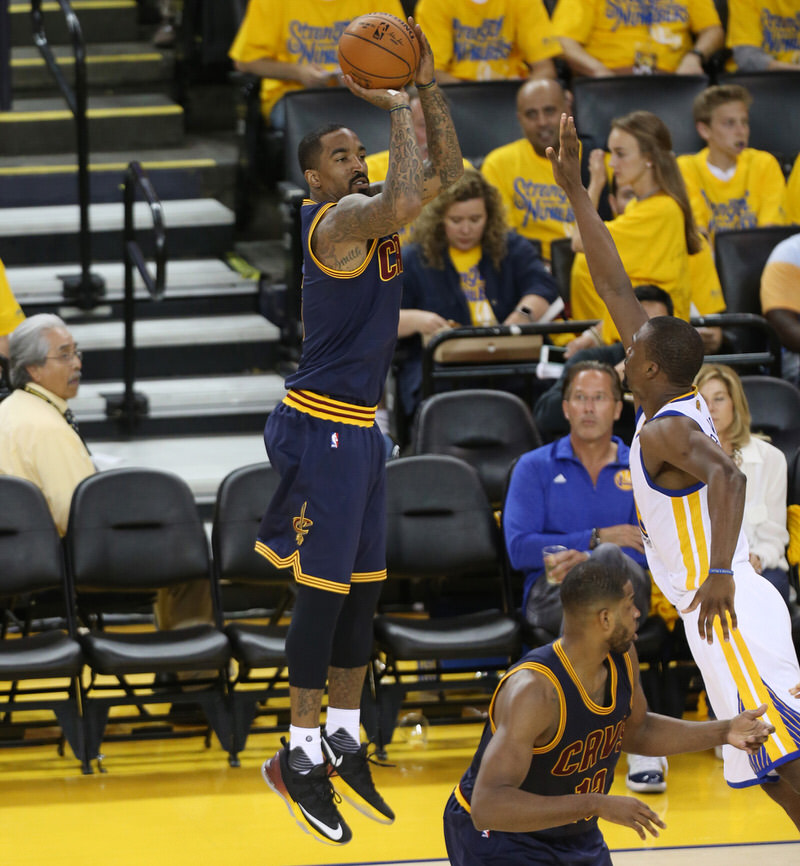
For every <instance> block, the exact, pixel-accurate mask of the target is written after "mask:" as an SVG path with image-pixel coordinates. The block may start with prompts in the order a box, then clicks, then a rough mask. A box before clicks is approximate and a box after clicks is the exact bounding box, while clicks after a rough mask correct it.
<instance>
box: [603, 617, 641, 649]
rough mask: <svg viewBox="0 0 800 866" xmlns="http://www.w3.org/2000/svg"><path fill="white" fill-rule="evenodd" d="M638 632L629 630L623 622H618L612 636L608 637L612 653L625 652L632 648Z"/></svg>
mask: <svg viewBox="0 0 800 866" xmlns="http://www.w3.org/2000/svg"><path fill="white" fill-rule="evenodd" d="M635 637H636V632H635V631H634V632H633V634H631V633H630V631H628V630H627V629H626V628H625V626H624V625H622V623H617V625H616V626H615V627H614V631H613V632H611V637H610V638H609V639H608V648H609V650H610V651H611V652H612V653H624V652H627V651H628V650H629V649H630V648H631V644H632V643H633V639H634V638H635Z"/></svg>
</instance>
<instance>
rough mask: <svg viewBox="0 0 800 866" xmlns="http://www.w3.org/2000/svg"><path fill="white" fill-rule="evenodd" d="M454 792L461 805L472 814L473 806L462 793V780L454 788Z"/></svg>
mask: <svg viewBox="0 0 800 866" xmlns="http://www.w3.org/2000/svg"><path fill="white" fill-rule="evenodd" d="M453 794H454V795H455V798H456V800H457V801H458V804H459V806H461V808H462V809H463V810H464V811H465V812H466V813H467V814H468V815H471V814H472V806H470V804H469V803H468V802H467V798H466V797H465V796H464V795H463V794H462V793H461V782H459V783H458V784H457V785H456V786H455V788H453Z"/></svg>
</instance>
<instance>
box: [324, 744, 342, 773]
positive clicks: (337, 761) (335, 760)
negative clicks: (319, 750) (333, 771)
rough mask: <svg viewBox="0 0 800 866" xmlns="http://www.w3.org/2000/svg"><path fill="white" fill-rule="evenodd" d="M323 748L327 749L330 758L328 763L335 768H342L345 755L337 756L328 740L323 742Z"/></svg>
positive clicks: (326, 753)
mask: <svg viewBox="0 0 800 866" xmlns="http://www.w3.org/2000/svg"><path fill="white" fill-rule="evenodd" d="M322 747H323V749H325V755H326V757H327V758H328V763H329V764H331V765H332V766H334V767H339V766H341V763H342V758H343V755H337V754H336V753H335V752H334V751H333V749H332V748H331V747H330V746H329V745H328V741H327V740H322Z"/></svg>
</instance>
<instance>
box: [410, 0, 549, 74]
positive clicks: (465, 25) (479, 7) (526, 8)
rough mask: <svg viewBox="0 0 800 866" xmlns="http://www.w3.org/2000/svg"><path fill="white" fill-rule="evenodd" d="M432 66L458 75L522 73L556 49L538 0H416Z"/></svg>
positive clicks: (542, 8)
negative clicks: (482, 0)
mask: <svg viewBox="0 0 800 866" xmlns="http://www.w3.org/2000/svg"><path fill="white" fill-rule="evenodd" d="M414 17H415V18H416V20H417V22H418V24H419V25H420V27H422V29H423V31H424V33H425V35H426V36H427V38H428V42H429V43H430V46H431V49H432V50H433V56H434V58H435V60H436V68H437V69H443V70H445V71H446V72H449V73H450V74H451V75H455V76H456V77H457V78H461V79H463V80H464V81H489V80H491V79H499V78H527V77H528V64H533V63H536V62H537V61H539V60H546V59H547V58H548V57H555V56H556V55H557V54H560V53H561V46H560V45H559V44H558V40H556V39H554V38H553V35H552V32H551V29H550V18H549V16H548V14H547V9H546V8H545V6H544V3H543V2H542V0H486V2H475V0H419V2H418V3H417V6H416V8H415V10H414Z"/></svg>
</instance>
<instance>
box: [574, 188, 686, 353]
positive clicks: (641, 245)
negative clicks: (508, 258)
mask: <svg viewBox="0 0 800 866" xmlns="http://www.w3.org/2000/svg"><path fill="white" fill-rule="evenodd" d="M606 225H607V226H608V230H609V232H610V233H611V237H612V238H613V239H614V243H615V244H616V247H617V250H618V251H619V255H620V258H621V259H622V264H623V265H624V266H625V271H626V272H627V274H628V276H629V277H630V279H631V282H632V283H633V285H634V286H638V285H642V284H643V283H652V284H653V285H656V286H658V287H659V288H661V289H663V290H664V291H665V292H666V293H667V294H668V295H669V296H670V297H671V298H672V303H673V305H674V307H675V315H676V316H677V317H678V318H680V319H685V320H687V321H688V319H689V311H690V297H689V295H690V292H689V255H688V253H687V251H686V236H685V232H684V220H683V211H682V210H681V209H680V207H679V205H678V203H677V202H676V201H675V200H674V199H673V198H671V197H670V196H668V195H666V194H665V193H658V194H656V195H652V196H650V197H648V198H646V199H642V200H641V201H639V200H636V199H634V200H633V201H632V202H631V203H630V204H629V205H628V206H627V207H626V208H625V212H624V213H623V214H621V215H620V216H618V217H617V218H616V219H615V220H611V222H607V223H606ZM570 304H571V307H572V318H573V319H603V318H606V319H607V324H606V323H605V322H604V329H605V328H606V327H608V328H609V335H610V336H608V337H604V339H605V340H606V341H607V342H614V340H616V339H619V337H618V335H616V329H614V333H613V334H612V333H611V331H610V329H611V328H613V322H611V320H610V317H608V315H607V311H606V306H605V304H604V303H603V301H602V300H601V299H600V296H599V295H598V294H597V291H596V290H595V288H594V285H593V283H592V279H591V277H590V275H589V267H588V265H587V264H586V256H585V255H584V254H583V253H578V254H577V255H576V256H575V260H574V262H573V264H572V274H571V280H570Z"/></svg>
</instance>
